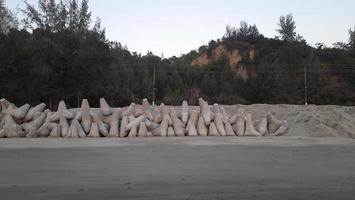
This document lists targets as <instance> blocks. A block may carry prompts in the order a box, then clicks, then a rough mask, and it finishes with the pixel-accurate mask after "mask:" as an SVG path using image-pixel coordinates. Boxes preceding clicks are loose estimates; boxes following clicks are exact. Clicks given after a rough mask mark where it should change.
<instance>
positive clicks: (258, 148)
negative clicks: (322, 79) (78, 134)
mask: <svg viewBox="0 0 355 200" xmlns="http://www.w3.org/2000/svg"><path fill="white" fill-rule="evenodd" d="M0 199H4V200H11V199H26V200H30V199H34V200H41V199H66V200H70V199H73V200H74V199H75V200H76V199H85V200H91V199H93V200H99V199H151V200H153V199H154V200H155V199H268V200H269V199H280V200H285V199H302V200H304V199H322V200H327V199H332V200H333V199H351V200H353V199H355V140H351V139H336V138H334V139H330V138H319V139H315V138H242V139H240V138H152V139H133V140H120V139H100V140H98V139H88V140H68V139H14V140H0Z"/></svg>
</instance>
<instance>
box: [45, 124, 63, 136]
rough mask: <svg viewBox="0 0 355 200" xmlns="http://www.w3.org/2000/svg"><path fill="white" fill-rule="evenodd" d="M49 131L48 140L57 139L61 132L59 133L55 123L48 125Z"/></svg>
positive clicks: (58, 127)
mask: <svg viewBox="0 0 355 200" xmlns="http://www.w3.org/2000/svg"><path fill="white" fill-rule="evenodd" d="M48 127H49V129H50V130H51V132H50V133H49V136H48V137H49V138H59V137H60V134H61V131H60V125H59V124H57V123H51V124H49V125H48Z"/></svg>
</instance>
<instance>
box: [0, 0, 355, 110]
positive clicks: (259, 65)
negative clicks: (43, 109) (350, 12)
mask: <svg viewBox="0 0 355 200" xmlns="http://www.w3.org/2000/svg"><path fill="white" fill-rule="evenodd" d="M88 5H89V4H88V0H81V1H78V0H69V1H58V0H38V3H37V4H36V5H31V4H29V3H27V2H26V1H24V8H23V9H21V11H20V12H21V15H15V14H13V12H11V11H10V10H9V9H8V7H7V6H6V3H5V1H4V0H0V97H2V98H6V99H8V100H9V101H11V102H16V104H17V105H20V104H22V103H31V104H32V105H35V104H37V103H40V102H44V103H46V104H47V105H48V106H49V107H51V108H52V107H55V106H56V105H57V104H58V102H59V101H60V100H65V101H66V102H67V104H68V105H69V106H70V107H78V106H79V105H80V103H81V100H82V99H88V100H89V102H90V104H91V105H92V106H97V104H98V103H99V102H98V99H99V98H101V97H104V98H106V100H107V101H108V102H109V103H110V104H111V105H114V106H127V105H129V104H130V103H131V102H141V101H142V99H143V98H148V99H149V100H150V101H153V100H154V102H155V103H156V104H159V103H161V102H164V103H165V104H170V105H176V104H180V103H181V102H182V100H188V101H189V103H190V104H191V105H193V104H197V103H198V98H200V97H203V98H205V99H206V100H208V101H210V102H218V103H220V104H256V103H265V104H304V103H305V99H307V101H308V103H309V104H318V105H324V104H337V105H355V29H351V28H350V27H349V42H348V43H342V42H339V43H336V44H334V45H333V46H332V47H328V46H325V45H324V44H321V43H318V44H317V45H316V46H315V47H313V46H311V45H309V44H308V43H307V41H306V39H304V38H303V37H302V36H301V35H299V34H298V33H297V32H296V22H295V20H294V19H293V16H292V14H288V15H285V16H281V17H280V20H279V22H275V23H278V25H279V29H278V30H277V32H278V33H279V35H277V36H275V37H274V38H267V37H265V36H263V35H262V33H260V32H259V31H258V28H257V26H256V25H248V24H247V22H244V21H242V22H241V23H240V27H231V26H227V27H226V33H225V35H223V36H221V38H219V39H216V40H211V42H209V44H207V45H205V46H201V47H199V48H198V49H196V50H192V51H191V52H189V53H187V54H184V55H181V56H179V57H175V56H174V57H171V58H162V57H160V56H156V55H154V54H152V53H151V52H148V53H147V54H146V55H141V54H139V53H136V52H131V51H129V50H128V48H127V47H125V46H124V45H122V44H121V43H120V42H118V41H110V40H108V39H107V38H106V34H105V27H102V25H101V20H100V19H99V18H97V19H96V20H93V16H92V13H91V11H90V8H89V6H88ZM20 16H21V17H20ZM108 28H109V27H108Z"/></svg>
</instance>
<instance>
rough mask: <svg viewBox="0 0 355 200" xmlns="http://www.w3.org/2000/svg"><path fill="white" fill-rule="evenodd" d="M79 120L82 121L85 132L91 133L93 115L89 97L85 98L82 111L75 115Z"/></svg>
mask: <svg viewBox="0 0 355 200" xmlns="http://www.w3.org/2000/svg"><path fill="white" fill-rule="evenodd" d="M75 118H76V119H77V120H79V121H80V122H81V125H82V127H83V129H84V131H85V133H89V131H90V128H91V123H92V117H91V115H90V105H89V101H88V100H87V99H83V101H82V103H81V107H80V111H79V113H78V115H77V117H75Z"/></svg>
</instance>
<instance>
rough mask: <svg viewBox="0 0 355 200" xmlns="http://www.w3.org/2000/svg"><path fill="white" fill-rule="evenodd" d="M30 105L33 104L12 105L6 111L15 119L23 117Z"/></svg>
mask: <svg viewBox="0 0 355 200" xmlns="http://www.w3.org/2000/svg"><path fill="white" fill-rule="evenodd" d="M30 107H31V106H30V105H29V104H25V105H23V106H21V107H19V108H17V107H15V106H14V105H10V106H9V107H8V108H7V111H6V113H8V114H10V115H11V116H12V117H13V118H15V119H23V118H24V117H25V115H26V113H27V111H28V110H29V109H30Z"/></svg>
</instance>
